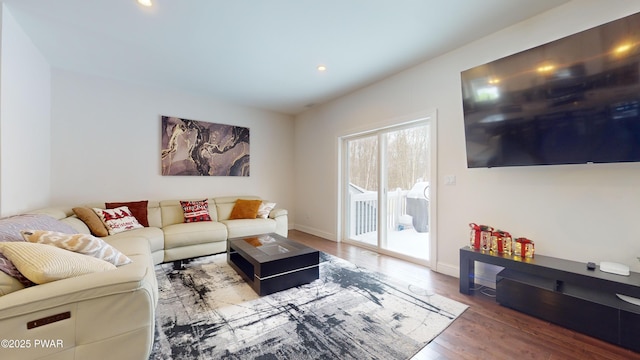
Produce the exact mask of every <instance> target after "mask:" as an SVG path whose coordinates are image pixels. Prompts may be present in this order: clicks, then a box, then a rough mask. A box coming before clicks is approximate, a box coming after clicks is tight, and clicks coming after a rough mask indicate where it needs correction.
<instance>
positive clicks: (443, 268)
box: [432, 262, 501, 289]
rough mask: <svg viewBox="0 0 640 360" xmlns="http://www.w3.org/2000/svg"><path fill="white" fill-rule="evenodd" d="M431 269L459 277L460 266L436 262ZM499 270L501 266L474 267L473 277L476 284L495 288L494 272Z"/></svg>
mask: <svg viewBox="0 0 640 360" xmlns="http://www.w3.org/2000/svg"><path fill="white" fill-rule="evenodd" d="M432 270H433V271H435V272H438V273H440V274H444V275H449V276H453V277H454V278H456V279H459V278H460V267H459V266H455V265H451V264H444V263H440V262H439V263H437V264H436V267H435V268H432ZM500 270H501V268H499V267H495V268H483V267H479V268H478V269H476V273H475V278H474V282H475V283H476V285H482V286H486V287H490V288H492V289H495V288H496V273H497V272H499V271H500Z"/></svg>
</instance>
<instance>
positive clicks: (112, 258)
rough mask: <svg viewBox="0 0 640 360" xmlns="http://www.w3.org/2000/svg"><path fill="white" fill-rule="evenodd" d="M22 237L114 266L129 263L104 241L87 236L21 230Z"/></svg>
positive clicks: (129, 260) (124, 256)
mask: <svg viewBox="0 0 640 360" xmlns="http://www.w3.org/2000/svg"><path fill="white" fill-rule="evenodd" d="M21 234H22V237H23V238H24V239H25V240H26V241H29V242H32V243H40V244H48V245H53V246H56V247H59V248H61V249H65V250H69V251H73V252H77V253H80V254H84V255H89V256H93V257H94V258H97V259H102V260H104V261H108V262H110V263H112V264H113V265H115V266H120V265H126V264H128V263H130V262H131V259H129V258H128V257H127V256H126V255H125V254H123V253H121V252H120V251H119V250H118V249H116V248H114V247H113V246H111V245H109V244H107V243H106V242H105V241H104V240H102V239H100V238H97V237H95V236H93V235H89V234H65V233H61V232H56V231H46V230H22V231H21Z"/></svg>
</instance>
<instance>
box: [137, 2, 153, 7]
mask: <svg viewBox="0 0 640 360" xmlns="http://www.w3.org/2000/svg"><path fill="white" fill-rule="evenodd" d="M138 4H140V5H142V6H147V7H148V6H151V5H153V4H151V0H138Z"/></svg>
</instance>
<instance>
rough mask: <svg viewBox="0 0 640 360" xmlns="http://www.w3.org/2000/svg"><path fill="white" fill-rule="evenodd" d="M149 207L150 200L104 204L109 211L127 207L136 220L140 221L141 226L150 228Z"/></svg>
mask: <svg viewBox="0 0 640 360" xmlns="http://www.w3.org/2000/svg"><path fill="white" fill-rule="evenodd" d="M148 205H149V201H148V200H142V201H129V202H110V203H105V204H104V206H105V207H106V208H107V209H116V208H119V207H121V206H126V207H127V208H129V210H130V211H131V214H132V215H133V217H135V218H136V220H138V222H139V223H140V225H142V226H144V227H148V226H149V219H148V216H147V207H148Z"/></svg>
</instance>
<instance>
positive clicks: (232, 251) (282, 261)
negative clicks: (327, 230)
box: [227, 234, 320, 296]
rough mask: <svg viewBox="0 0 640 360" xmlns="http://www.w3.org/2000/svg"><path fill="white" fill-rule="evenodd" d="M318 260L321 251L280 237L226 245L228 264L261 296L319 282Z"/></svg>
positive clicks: (243, 239)
mask: <svg viewBox="0 0 640 360" xmlns="http://www.w3.org/2000/svg"><path fill="white" fill-rule="evenodd" d="M319 259H320V253H319V252H318V250H315V249H312V248H310V247H308V246H305V245H302V244H300V243H297V242H294V241H291V240H289V239H287V238H285V237H283V236H280V235H278V234H265V235H258V236H248V237H241V238H233V239H229V240H228V241H227V263H229V265H231V267H232V268H233V269H234V270H235V271H237V272H238V274H240V275H241V276H242V278H244V279H245V280H246V281H247V282H248V283H249V284H250V285H251V287H252V288H253V290H254V291H255V292H256V293H258V294H259V295H260V296H262V295H268V294H272V293H274V292H277V291H281V290H284V289H288V288H291V287H294V286H298V285H302V284H306V283H310V282H312V281H313V280H316V279H317V278H318V276H319V268H318V263H319Z"/></svg>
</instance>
